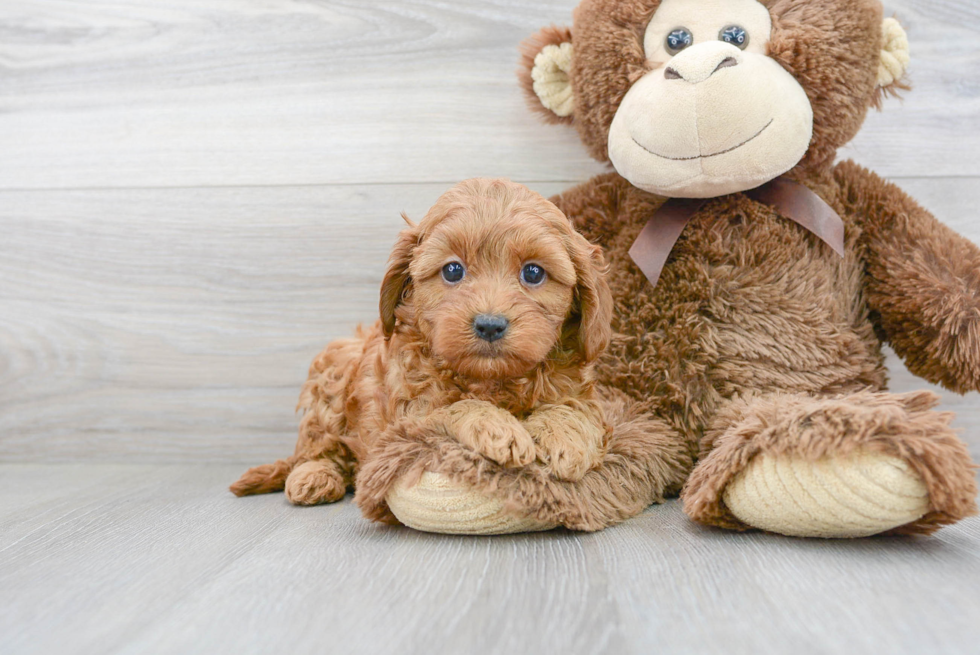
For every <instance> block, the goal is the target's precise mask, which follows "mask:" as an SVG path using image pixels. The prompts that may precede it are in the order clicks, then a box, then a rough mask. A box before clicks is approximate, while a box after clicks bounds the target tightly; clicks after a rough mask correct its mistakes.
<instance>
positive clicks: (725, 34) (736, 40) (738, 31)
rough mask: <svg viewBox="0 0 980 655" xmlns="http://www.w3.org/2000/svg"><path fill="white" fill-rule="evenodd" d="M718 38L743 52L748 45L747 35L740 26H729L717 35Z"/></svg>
mask: <svg viewBox="0 0 980 655" xmlns="http://www.w3.org/2000/svg"><path fill="white" fill-rule="evenodd" d="M718 38H719V39H720V40H721V41H724V42H725V43H731V44H732V45H733V46H735V47H736V48H739V49H741V50H745V46H747V45H748V44H749V33H748V32H746V31H745V28H744V27H741V26H740V25H729V26H728V27H726V28H725V29H723V30H722V31H721V32H719V33H718Z"/></svg>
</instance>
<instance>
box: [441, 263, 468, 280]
mask: <svg viewBox="0 0 980 655" xmlns="http://www.w3.org/2000/svg"><path fill="white" fill-rule="evenodd" d="M464 275H466V267H465V266H463V265H462V264H460V263H459V262H449V263H448V264H446V265H445V266H443V267H442V279H443V280H445V281H446V282H448V283H449V284H456V283H457V282H459V281H460V280H462V279H463V276H464Z"/></svg>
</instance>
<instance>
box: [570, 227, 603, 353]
mask: <svg viewBox="0 0 980 655" xmlns="http://www.w3.org/2000/svg"><path fill="white" fill-rule="evenodd" d="M569 255H571V258H572V264H573V265H574V267H575V276H576V278H577V281H576V284H575V298H576V304H577V307H576V308H575V309H574V310H573V317H572V320H576V321H577V322H578V325H577V333H578V334H577V346H578V349H579V351H580V352H581V353H582V359H584V360H585V361H586V362H592V361H595V360H596V359H597V358H598V357H599V356H600V355H601V354H602V352H603V351H604V350H605V349H606V347H607V346H608V345H609V340H610V338H611V337H612V326H611V323H612V317H613V299H612V292H611V291H610V290H609V284H608V283H607V282H606V271H607V266H606V259H605V257H603V255H602V248H600V247H599V246H596V245H593V244H591V243H589V242H588V241H587V240H586V239H585V237H583V236H582V235H581V234H579V233H577V232H573V233H572V238H571V241H570V246H569Z"/></svg>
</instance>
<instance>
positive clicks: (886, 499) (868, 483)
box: [722, 451, 929, 537]
mask: <svg viewBox="0 0 980 655" xmlns="http://www.w3.org/2000/svg"><path fill="white" fill-rule="evenodd" d="M722 497H723V499H724V501H725V505H726V506H727V507H728V509H729V510H731V512H732V514H734V515H735V518H737V519H738V520H739V521H742V522H743V523H745V524H746V525H750V526H752V527H755V528H760V529H762V530H768V531H769V532H777V533H779V534H784V535H788V536H792V537H867V536H870V535H873V534H879V533H881V532H887V531H888V530H892V529H894V528H897V527H899V526H902V525H905V524H907V523H912V522H913V521H916V520H918V519H920V518H921V517H923V516H924V515H925V514H926V512H928V511H929V492H928V489H927V488H926V485H925V482H923V480H922V477H921V476H919V475H918V474H917V473H915V471H913V470H912V469H911V468H910V467H909V465H908V464H907V463H906V462H905V460H903V459H900V458H898V457H891V456H888V455H881V454H877V453H869V452H860V451H858V452H854V453H851V454H850V455H848V456H847V457H841V458H824V459H820V460H817V461H812V462H811V461H807V460H805V459H802V458H799V457H792V456H789V455H782V456H767V455H761V456H758V457H756V458H755V459H753V460H752V461H751V462H749V465H748V466H746V467H745V469H743V470H742V471H741V472H740V473H739V474H738V475H736V476H735V478H734V479H733V480H732V481H731V482H729V483H728V485H727V486H726V487H725V491H724V493H723V495H722Z"/></svg>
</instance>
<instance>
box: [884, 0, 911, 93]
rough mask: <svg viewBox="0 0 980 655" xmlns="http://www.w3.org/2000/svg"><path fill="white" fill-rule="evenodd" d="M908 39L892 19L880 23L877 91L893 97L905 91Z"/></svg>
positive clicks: (906, 85) (906, 86) (908, 59)
mask: <svg viewBox="0 0 980 655" xmlns="http://www.w3.org/2000/svg"><path fill="white" fill-rule="evenodd" d="M909 61H910V57H909V38H908V36H906V34H905V30H904V29H903V28H902V26H901V25H900V24H899V22H898V21H897V20H895V19H894V18H886V19H885V20H883V21H882V22H881V58H880V60H879V61H878V89H879V90H880V91H881V92H883V93H885V94H892V95H894V94H895V93H896V92H897V91H898V89H907V88H909V87H908V84H907V83H906V82H905V72H906V71H907V70H908V67H909Z"/></svg>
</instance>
